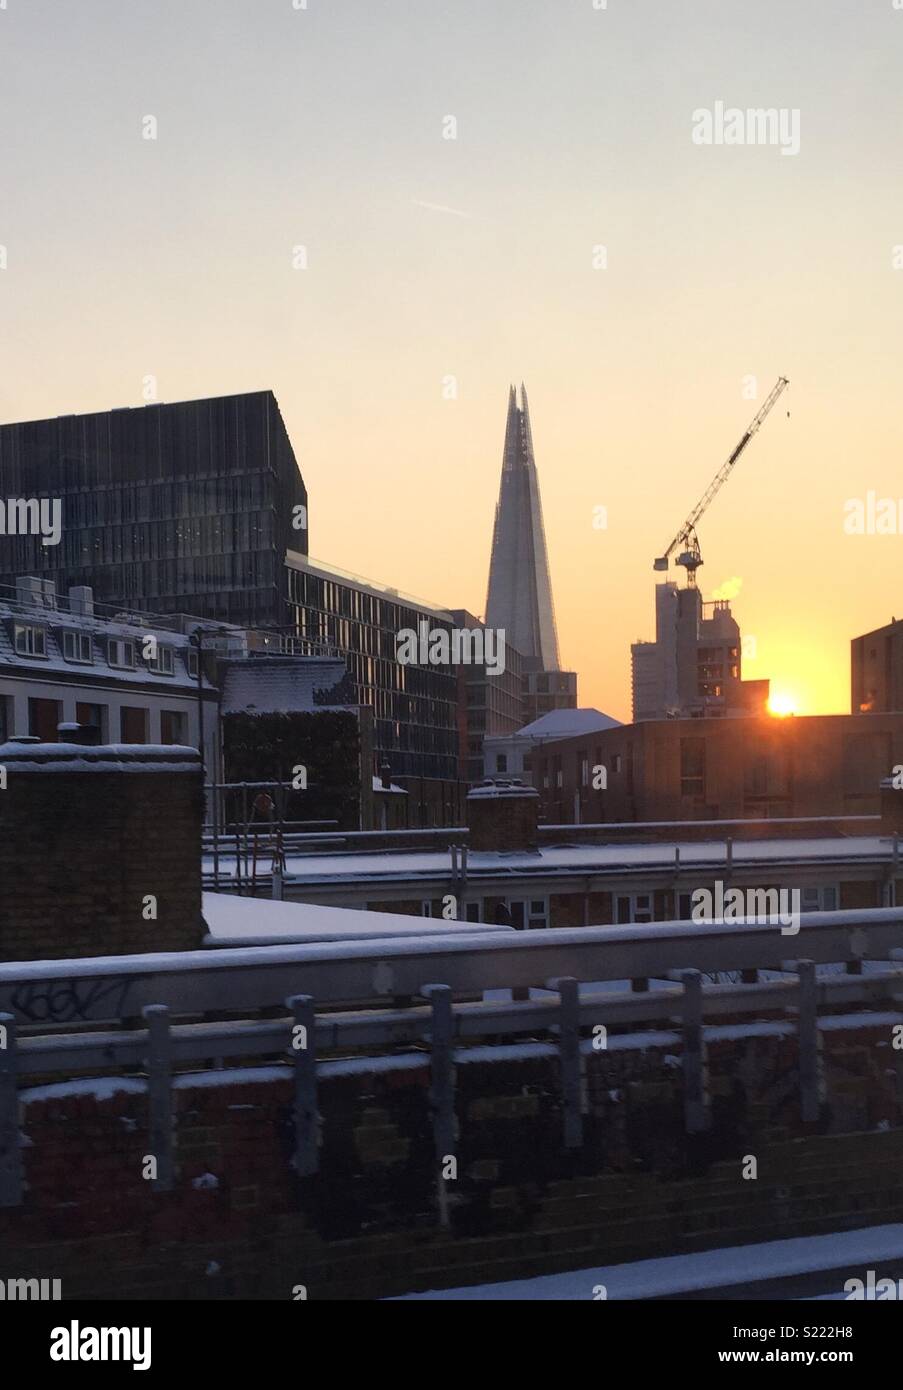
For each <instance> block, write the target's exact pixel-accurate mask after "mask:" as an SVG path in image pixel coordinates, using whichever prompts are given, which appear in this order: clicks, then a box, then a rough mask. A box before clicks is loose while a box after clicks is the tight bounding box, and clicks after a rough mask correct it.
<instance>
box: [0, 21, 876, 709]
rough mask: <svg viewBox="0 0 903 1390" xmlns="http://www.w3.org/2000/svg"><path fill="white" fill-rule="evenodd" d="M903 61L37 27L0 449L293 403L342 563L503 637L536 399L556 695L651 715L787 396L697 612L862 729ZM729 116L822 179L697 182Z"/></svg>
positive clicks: (363, 31) (408, 29)
mask: <svg viewBox="0 0 903 1390" xmlns="http://www.w3.org/2000/svg"><path fill="white" fill-rule="evenodd" d="M901 49H903V12H896V11H894V10H893V8H892V7H891V6H890V5H889V4H888V5H884V6H871V7H862V6H853V5H850V4H848V3H844V0H819V3H818V4H817V5H816V4H815V3H809V0H800V3H798V4H795V5H793V6H789V7H788V6H787V5H786V2H785V0H761V3H759V4H757V5H755V6H751V5H749V4H748V3H746V0H699V3H696V4H694V5H693V6H672V5H667V4H657V5H649V6H637V5H631V6H627V5H623V4H621V3H616V0H610V4H609V5H608V7H607V8H606V9H604V10H597V9H594V8H593V6H592V5H591V4H589V0H586V2H585V3H584V0H565V2H564V3H556V4H549V3H547V2H546V0H493V3H492V5H489V6H487V5H486V4H485V0H479V2H478V0H458V3H457V4H456V5H455V6H453V7H449V6H438V5H435V4H432V3H429V4H424V5H422V6H421V5H416V6H412V5H410V4H409V3H405V2H404V0H383V3H381V4H380V5H379V6H374V5H372V4H371V3H366V2H365V0H346V2H345V3H343V4H335V5H325V4H320V3H319V0H310V4H309V6H308V9H307V10H306V11H295V10H293V9H292V7H291V6H290V5H288V4H287V3H286V4H285V5H280V6H266V5H256V4H255V5H249V4H247V3H245V0H193V3H192V4H191V5H190V6H186V5H184V4H183V3H176V0H158V3H156V4H154V5H149V6H144V7H134V6H122V5H121V4H119V3H115V4H114V3H113V0H80V3H79V5H77V6H60V5H59V4H58V3H51V0H32V3H30V4H29V5H28V6H20V7H15V6H11V7H10V8H9V9H8V10H7V11H5V12H3V13H2V15H0V122H2V127H3V129H4V130H6V131H8V132H9V131H13V130H14V131H15V132H16V138H15V140H12V139H9V140H6V141H4V142H3V144H2V147H0V179H2V186H3V188H4V199H3V206H2V209H0V246H3V247H5V248H6V262H7V264H6V269H5V270H0V323H2V325H3V332H2V334H0V418H3V419H25V418H30V417H37V416H44V415H55V414H63V413H66V412H70V411H88V410H96V409H105V408H108V407H110V406H122V405H128V404H135V405H140V403H141V400H142V389H143V384H144V380H145V378H146V377H147V376H149V375H153V376H155V377H156V379H157V383H158V388H159V398H160V399H162V400H178V399H186V398H190V397H194V396H203V395H215V394H222V393H226V392H230V391H245V390H252V389H257V388H260V387H265V386H271V387H272V388H273V389H274V390H275V391H276V394H277V396H278V398H279V401H280V404H281V406H282V409H283V413H284V415H285V417H286V421H287V424H288V427H289V431H290V434H291V437H292V440H293V443H294V445H295V449H296V452H297V455H298V458H299V460H300V463H301V466H302V469H303V472H304V476H305V479H306V481H307V485H308V488H309V490H310V499H311V502H310V521H311V530H310V534H311V553H312V555H314V556H316V557H318V558H321V559H323V560H325V561H328V562H331V563H333V564H336V565H338V566H341V567H343V568H346V569H350V570H353V571H356V572H358V573H361V574H363V575H369V576H371V577H372V578H374V579H378V580H381V581H383V582H388V583H390V584H393V585H395V586H397V587H399V588H401V589H406V590H409V591H411V592H414V593H419V594H422V595H423V596H424V597H426V598H432V599H434V600H435V601H438V602H440V603H443V604H448V605H454V606H462V607H467V608H470V609H471V610H472V611H475V612H477V613H482V612H483V608H484V603H485V590H486V576H487V568H488V558H489V543H490V535H491V527H492V514H493V507H494V504H495V498H496V493H497V488H498V474H499V467H500V462H501V451H502V441H503V433H504V423H505V407H506V398H507V390H508V383H509V381H512V380H513V381H517V382H519V381H520V380H521V379H523V380H524V381H525V382H526V383H527V387H528V390H529V394H530V405H531V413H532V423H533V433H534V441H535V445H536V455H537V464H538V467H539V473H540V482H541V487H542V494H543V501H544V506H545V519H546V529H547V535H548V542H549V552H550V560H551V566H552V580H553V589H554V595H555V604H556V611H557V618H558V628H559V638H560V645H561V653H562V658H563V660H564V662H565V664H566V665H568V666H571V667H574V668H576V669H577V670H578V671H579V673H580V695H581V703H583V704H594V705H597V706H599V707H601V708H602V709H604V710H606V711H608V712H610V713H612V714H614V715H616V716H618V717H621V718H625V717H628V715H629V647H630V643H631V642H632V641H634V640H636V639H637V638H638V637H645V638H650V637H652V636H653V584H654V578H655V576H654V575H653V571H652V560H653V558H654V557H655V555H657V554H658V553H660V551H661V549H662V548H663V546H664V545H665V544H666V543H667V542H668V540H670V538H671V536H672V534H673V533H674V532H675V530H676V529H677V526H678V525H679V523H680V522H681V521H682V520H683V518H684V516H685V515H686V514H687V513H688V511H689V510H690V507H691V506H692V505H693V503H694V502H695V501H696V499H697V497H698V496H699V495H700V493H701V492H702V490H703V489H704V487H705V486H706V484H707V483H708V481H709V479H710V478H711V476H712V475H713V474H714V472H715V470H716V469H717V467H718V466H719V465H720V463H721V462H722V461H723V460H724V459H725V458H726V457H727V455H728V453H729V452H730V451H731V449H732V448H733V446H734V444H735V442H736V441H737V439H738V438H739V436H740V434H741V432H742V430H743V429H744V427H745V425H746V423H747V422H748V420H749V418H750V417H751V416H752V414H753V413H754V411H755V409H756V405H755V403H754V402H751V401H749V400H746V399H744V396H743V383H744V379H745V378H746V377H747V376H748V375H749V374H754V375H756V376H757V377H758V381H759V388H760V400H761V399H762V398H764V395H765V393H766V392H767V391H768V390H769V389H770V388H771V385H772V384H773V382H774V380H775V379H776V377H777V376H778V375H779V374H781V375H786V376H788V377H790V379H791V386H790V390H789V391H788V392H787V393H786V394H785V397H784V400H783V401H782V403H781V405H779V406H778V408H777V409H776V410H775V411H774V412H773V414H772V416H771V417H770V419H769V420H768V421H767V422H766V424H765V426H764V427H763V430H762V432H761V434H760V435H759V436H758V438H757V439H756V440H755V441H754V442H753V444H752V445H751V446H750V448H749V450H748V452H747V454H746V455H745V456H744V458H743V459H742V461H741V463H740V464H739V465H738V467H737V470H736V472H735V474H734V476H733V477H732V478H731V480H730V481H729V483H728V484H727V485H726V487H725V489H724V490H723V492H722V493H721V495H720V496H719V497H718V499H717V501H716V502H715V503H714V505H713V507H712V509H711V511H710V512H709V513H708V515H707V516H706V517H705V518H704V519H703V520H702V522H701V523H700V526H699V535H700V540H701V543H702V551H703V555H704V558H705V566H704V568H703V569H702V570H701V571H700V584H701V587H702V589H703V592H704V594H705V595H706V596H707V597H709V596H711V593H712V591H713V590H714V589H715V588H716V587H717V586H718V585H719V584H721V583H723V582H724V581H726V580H729V579H731V578H732V577H737V578H739V579H740V580H742V585H741V588H740V591H739V594H738V596H737V598H736V599H735V600H734V604H733V607H734V611H735V613H736V615H737V618H738V620H739V622H740V624H741V628H742V629H743V631H744V632H745V633H746V634H748V635H753V636H755V638H756V642H757V658H756V660H755V661H749V662H747V663H746V665H745V672H744V673H745V674H746V675H747V676H749V677H759V676H766V675H768V676H771V677H772V680H773V682H774V686H775V688H776V689H778V690H779V691H782V692H784V693H787V694H789V695H791V696H792V697H793V698H794V699H795V700H796V701H797V702H798V704H799V707H800V709H801V710H802V711H804V712H826V711H840V710H846V709H848V708H849V640H850V638H851V637H852V636H853V635H855V634H857V633H860V632H862V631H865V630H867V629H869V628H871V627H875V626H878V625H880V624H882V623H885V622H887V621H889V619H890V618H891V616H892V615H894V614H896V612H897V611H903V600H898V599H897V597H896V596H895V595H896V580H897V576H898V575H899V573H900V558H901V552H903V537H899V536H896V535H893V536H889V535H872V536H849V535H847V534H845V533H844V529H843V518H844V510H843V509H844V502H845V501H846V500H847V499H849V498H851V497H857V496H863V497H864V496H865V493H866V492H867V490H869V489H872V490H874V491H875V492H876V493H877V494H878V495H879V496H880V495H890V496H900V495H903V473H901V469H900V466H899V459H900V424H899V420H898V409H897V403H898V400H899V398H900V385H899V375H900V362H901V360H903V356H901V348H903V343H901V333H903V327H901V326H903V269H900V270H897V269H894V247H895V246H897V245H900V244H903V186H901V184H900V179H899V167H900V146H899V132H900V130H903V84H901V83H900V81H899V71H900V62H901ZM36 94H40V97H39V99H38V96H37V95H36ZM716 100H724V101H725V102H727V103H733V104H736V105H738V106H740V107H745V106H747V105H754V106H769V105H774V106H776V107H785V108H794V109H798V110H799V112H800V130H801V148H800V153H799V154H798V155H796V156H791V157H785V156H783V155H782V154H781V151H780V149H778V148H774V147H700V146H698V145H695V144H694V143H693V141H692V139H691V132H692V113H693V111H694V110H696V109H697V108H700V107H709V106H711V105H712V104H713V103H714V102H715V101H716ZM149 113H150V114H153V115H154V116H155V118H156V119H157V122H158V128H159V129H158V136H157V139H156V140H155V141H147V140H144V139H142V122H143V118H144V117H145V116H146V115H147V114H149ZM449 114H454V115H455V118H456V120H457V139H456V140H453V141H452V140H445V139H443V122H444V118H445V117H446V116H448V115H449ZM300 244H303V245H305V246H306V248H307V269H306V270H295V269H293V268H292V248H293V247H295V246H297V245H300ZM600 244H601V245H604V246H606V248H607V259H608V268H607V269H606V270H596V269H593V264H592V262H593V248H594V247H595V246H598V245H600ZM448 376H454V377H456V378H457V383H458V398H457V399H456V400H447V399H443V384H444V382H445V379H446V378H447V377H448ZM785 403H786V407H787V408H789V409H790V412H791V416H790V419H787V416H786V409H785ZM600 505H601V506H605V507H607V509H608V516H609V527H608V529H607V530H606V531H598V530H594V529H593V526H592V519H593V514H594V508H595V507H597V506H600Z"/></svg>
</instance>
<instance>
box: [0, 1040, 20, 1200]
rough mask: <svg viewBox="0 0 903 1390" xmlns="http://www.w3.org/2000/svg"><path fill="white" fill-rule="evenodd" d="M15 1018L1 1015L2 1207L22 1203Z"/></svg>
mask: <svg viewBox="0 0 903 1390" xmlns="http://www.w3.org/2000/svg"><path fill="white" fill-rule="evenodd" d="M16 1072H17V1066H16V1019H15V1015H14V1014H0V1207H18V1206H21V1205H22V1191H23V1186H24V1184H23V1180H22V1149H21V1146H20V1144H19V1092H18V1088H17V1085H16Z"/></svg>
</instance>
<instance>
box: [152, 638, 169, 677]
mask: <svg viewBox="0 0 903 1390" xmlns="http://www.w3.org/2000/svg"><path fill="white" fill-rule="evenodd" d="M147 669H148V670H149V671H154V672H156V674H157V675H158V676H171V675H172V673H173V670H174V669H175V668H174V666H173V659H172V647H161V646H160V644H159V642H158V643H157V646H156V647H155V648H154V652H153V656H151V657H149V658H148V662H147Z"/></svg>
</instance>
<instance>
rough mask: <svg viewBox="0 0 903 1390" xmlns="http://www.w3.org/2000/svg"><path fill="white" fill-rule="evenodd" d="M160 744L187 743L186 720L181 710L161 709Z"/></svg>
mask: <svg viewBox="0 0 903 1390" xmlns="http://www.w3.org/2000/svg"><path fill="white" fill-rule="evenodd" d="M160 742H161V743H181V744H185V743H187V742H188V720H187V718H186V716H185V713H184V711H183V710H177V709H162V710H161V711H160Z"/></svg>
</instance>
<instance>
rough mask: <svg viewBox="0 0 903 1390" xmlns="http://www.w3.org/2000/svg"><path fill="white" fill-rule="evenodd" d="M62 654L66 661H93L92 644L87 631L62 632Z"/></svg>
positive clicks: (86, 662) (89, 663)
mask: <svg viewBox="0 0 903 1390" xmlns="http://www.w3.org/2000/svg"><path fill="white" fill-rule="evenodd" d="M63 656H64V657H65V658H66V660H67V661H81V662H84V664H85V665H91V664H92V663H93V661H94V644H93V642H92V641H91V637H90V635H89V634H88V633H87V632H69V631H66V632H64V633H63Z"/></svg>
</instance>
